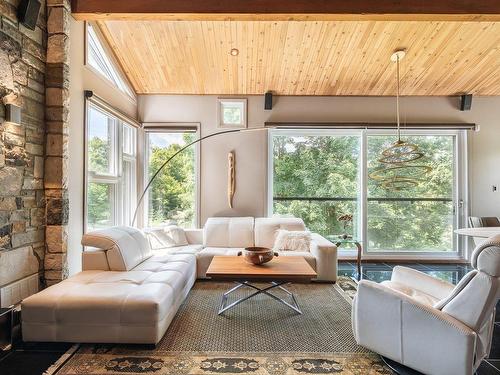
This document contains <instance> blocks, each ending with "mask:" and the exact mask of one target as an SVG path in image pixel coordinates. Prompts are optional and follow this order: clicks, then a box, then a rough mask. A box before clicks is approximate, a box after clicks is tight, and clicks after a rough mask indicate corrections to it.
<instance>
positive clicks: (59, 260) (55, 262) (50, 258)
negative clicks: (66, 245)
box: [44, 253, 66, 271]
mask: <svg viewBox="0 0 500 375" xmlns="http://www.w3.org/2000/svg"><path fill="white" fill-rule="evenodd" d="M65 262H66V254H62V253H59V254H58V253H49V254H46V255H45V259H44V268H45V271H49V270H62V268H61V267H62V265H63V264H64V263H65Z"/></svg>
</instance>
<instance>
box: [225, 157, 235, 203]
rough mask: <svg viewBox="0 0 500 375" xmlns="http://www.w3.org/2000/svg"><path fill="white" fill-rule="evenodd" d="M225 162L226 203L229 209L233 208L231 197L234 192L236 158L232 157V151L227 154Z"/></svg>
mask: <svg viewBox="0 0 500 375" xmlns="http://www.w3.org/2000/svg"><path fill="white" fill-rule="evenodd" d="M227 162H228V168H227V201H228V203H229V207H230V208H233V196H234V192H235V190H236V170H235V165H236V158H235V156H234V151H231V152H230V153H228V154H227Z"/></svg>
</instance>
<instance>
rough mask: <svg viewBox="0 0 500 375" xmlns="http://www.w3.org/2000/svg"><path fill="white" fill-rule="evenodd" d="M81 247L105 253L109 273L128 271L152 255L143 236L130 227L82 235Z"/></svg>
mask: <svg viewBox="0 0 500 375" xmlns="http://www.w3.org/2000/svg"><path fill="white" fill-rule="evenodd" d="M82 245H83V246H90V247H95V248H97V249H100V250H104V251H105V252H106V258H107V260H108V265H109V269H110V270H111V271H130V270H131V269H132V268H134V267H135V266H137V265H138V264H139V263H142V262H143V261H144V260H146V259H148V258H150V257H151V256H152V255H153V253H152V251H151V247H150V246H149V241H148V240H147V238H146V236H144V234H143V233H142V232H141V231H140V230H138V229H136V228H131V227H111V228H107V229H101V230H97V231H94V232H89V233H87V234H84V235H83V238H82Z"/></svg>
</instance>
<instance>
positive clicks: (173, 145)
mask: <svg viewBox="0 0 500 375" xmlns="http://www.w3.org/2000/svg"><path fill="white" fill-rule="evenodd" d="M195 139H196V133H193V132H184V131H168V130H165V131H155V132H148V133H146V142H147V173H146V176H147V179H148V181H149V179H150V178H151V177H152V176H153V174H154V173H155V172H156V171H157V170H158V169H159V168H160V167H161V165H162V164H163V163H164V162H165V161H166V160H168V158H170V157H171V156H172V155H173V154H174V153H176V152H177V151H179V150H180V149H181V148H182V147H184V146H185V145H186V144H188V143H190V142H192V141H194V140H195ZM146 216H147V226H152V227H154V226H161V225H165V224H168V223H176V224H177V225H179V226H182V227H185V228H192V227H195V226H196V147H194V146H192V147H189V148H187V149H186V150H184V151H183V152H181V153H180V154H178V155H177V156H176V157H175V158H174V159H172V160H171V161H170V163H169V164H168V165H167V166H166V167H165V168H164V169H163V170H162V172H160V174H159V175H158V177H157V178H156V179H155V180H154V182H153V184H152V185H151V188H150V189H149V191H148V206H147V215H146Z"/></svg>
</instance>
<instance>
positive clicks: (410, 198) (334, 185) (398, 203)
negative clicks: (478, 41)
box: [269, 129, 466, 256]
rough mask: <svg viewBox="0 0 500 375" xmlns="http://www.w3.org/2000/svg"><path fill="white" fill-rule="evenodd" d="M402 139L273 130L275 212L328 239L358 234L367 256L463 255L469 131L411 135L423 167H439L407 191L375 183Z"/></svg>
mask: <svg viewBox="0 0 500 375" xmlns="http://www.w3.org/2000/svg"><path fill="white" fill-rule="evenodd" d="M394 139H395V138H394V133H393V132H385V131H375V130H363V131H343V130H308V131H305V130H284V129H283V130H280V129H277V130H272V131H270V155H272V158H271V160H270V172H271V173H272V175H271V176H270V185H271V186H270V189H269V191H270V198H269V202H270V204H269V211H270V214H274V215H276V214H278V215H294V216H297V217H301V218H303V219H304V221H305V222H306V225H307V226H308V227H309V229H310V230H312V231H316V232H319V233H321V234H322V235H324V236H326V237H329V236H333V235H340V234H344V233H345V234H348V235H351V236H353V237H355V238H357V239H359V240H360V242H362V243H363V245H364V246H363V248H364V251H365V253H367V254H372V255H388V254H389V255H391V254H392V255H394V254H400V255H402V254H411V253H419V254H422V253H428V254H434V255H438V254H441V255H443V256H445V255H453V254H455V255H457V253H458V252H459V250H460V249H459V244H458V242H457V237H456V235H455V234H454V232H453V230H454V229H456V228H457V226H458V225H459V224H460V223H461V222H463V220H464V216H465V212H464V208H463V198H462V197H464V196H465V187H464V183H463V181H464V175H463V174H464V173H465V172H464V171H465V168H464V166H463V163H464V160H463V157H464V155H465V150H466V148H465V146H464V143H465V140H464V139H465V135H464V133H463V132H462V131H434V132H429V131H426V132H425V134H424V133H423V132H421V131H418V130H414V131H407V132H406V133H405V139H407V140H409V141H410V142H412V143H415V144H418V146H419V147H420V150H421V151H423V153H424V154H425V158H424V159H422V160H420V161H419V164H422V163H424V164H425V165H428V166H430V167H431V168H432V170H431V171H430V172H429V173H428V174H427V175H426V176H425V178H423V179H421V181H420V182H419V183H418V185H416V186H413V187H410V188H407V189H403V190H400V191H394V190H387V189H385V188H383V187H382V186H381V185H380V184H378V183H377V182H376V181H373V180H371V179H370V178H368V175H369V173H370V171H371V170H373V169H374V168H376V167H377V165H378V164H379V159H380V153H381V151H382V150H383V149H384V148H386V147H387V146H389V145H390V144H391V143H393V142H394ZM459 151H460V152H459ZM346 217H347V218H351V217H352V221H349V222H348V223H347V224H346V221H343V220H342V219H343V218H346ZM344 248H345V247H344Z"/></svg>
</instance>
